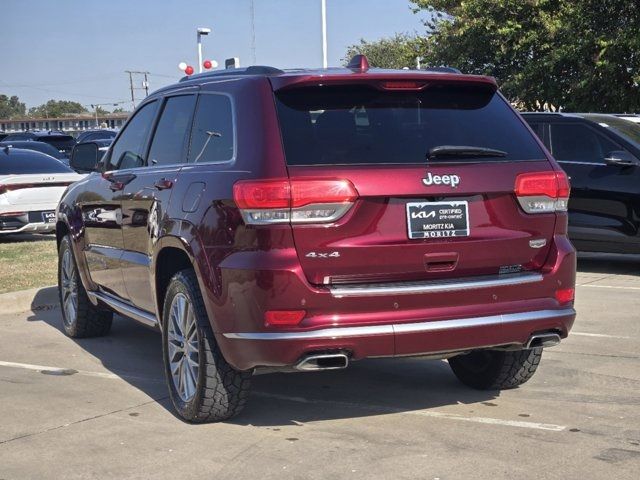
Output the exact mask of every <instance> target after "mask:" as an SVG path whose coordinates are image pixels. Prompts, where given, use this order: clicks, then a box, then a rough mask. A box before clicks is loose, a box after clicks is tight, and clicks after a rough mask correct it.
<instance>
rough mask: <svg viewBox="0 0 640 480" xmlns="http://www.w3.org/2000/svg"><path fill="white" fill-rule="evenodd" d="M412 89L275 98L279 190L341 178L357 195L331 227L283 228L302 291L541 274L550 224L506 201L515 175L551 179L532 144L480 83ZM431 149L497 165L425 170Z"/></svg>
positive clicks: (437, 164) (450, 161) (456, 164)
mask: <svg viewBox="0 0 640 480" xmlns="http://www.w3.org/2000/svg"><path fill="white" fill-rule="evenodd" d="M387 86H388V85H387ZM406 86H407V84H402V85H401V87H402V88H403V89H404V88H405V87H406ZM409 87H411V85H409ZM418 87H419V88H416V89H411V88H408V89H406V90H403V91H398V90H397V89H394V88H390V89H385V88H380V85H371V84H368V85H363V84H353V85H340V86H329V87H327V86H325V87H314V86H309V85H305V86H304V87H302V88H293V89H288V90H284V91H281V92H276V104H277V108H278V114H279V121H280V125H281V131H282V136H283V144H284V149H285V155H286V158H287V163H288V171H289V177H290V179H291V180H292V181H293V180H296V179H300V180H304V179H313V178H335V179H346V180H349V181H350V182H351V183H352V184H353V186H354V187H355V189H356V190H357V192H358V198H357V199H356V200H355V202H354V204H353V206H352V207H351V208H350V210H349V211H348V212H347V213H346V215H344V216H343V217H342V218H340V219H339V220H337V221H335V222H334V223H330V224H303V223H293V224H292V228H293V235H294V240H295V245H296V249H297V251H298V256H299V258H300V263H301V265H302V268H303V270H304V273H305V275H306V277H307V279H308V280H309V281H310V282H311V283H313V284H343V283H363V282H386V281H408V280H421V279H432V278H433V279H438V278H454V277H455V278H459V277H464V276H475V275H488V274H501V273H513V272H519V271H525V270H529V271H531V270H538V269H539V268H540V267H541V266H542V265H543V263H544V261H545V259H546V256H547V254H548V251H549V246H550V244H551V238H552V237H553V233H554V228H555V220H556V215H555V213H553V212H551V213H542V214H528V213H525V212H524V210H523V209H522V208H521V207H520V205H519V203H518V199H517V198H516V196H515V194H514V187H515V183H516V178H517V177H518V175H520V174H523V173H527V172H545V171H550V170H552V169H553V167H552V165H551V163H550V162H549V160H548V159H547V158H546V156H545V154H544V153H543V151H542V150H541V148H540V146H539V145H538V143H537V141H536V140H535V139H534V137H533V136H532V135H531V133H530V132H529V131H528V130H527V129H526V128H525V127H524V125H523V124H522V122H521V121H520V120H519V119H518V117H517V116H516V114H515V112H513V110H512V109H511V107H509V106H508V104H507V103H506V102H505V101H504V99H502V97H500V96H499V95H498V94H497V93H495V91H494V90H492V89H487V87H486V84H483V85H479V86H478V87H475V86H469V85H466V86H453V85H447V84H446V83H440V84H438V83H435V84H433V85H427V86H426V87H425V86H422V85H421V84H418ZM442 145H465V146H472V147H484V148H492V149H498V150H501V151H504V152H506V155H505V156H504V157H502V156H500V157H495V158H455V157H450V158H446V159H431V160H429V161H427V158H426V157H427V153H428V152H429V150H430V149H431V148H433V147H436V146H442Z"/></svg>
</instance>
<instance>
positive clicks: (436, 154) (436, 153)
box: [427, 145, 507, 160]
mask: <svg viewBox="0 0 640 480" xmlns="http://www.w3.org/2000/svg"><path fill="white" fill-rule="evenodd" d="M506 156H507V152H504V151H502V150H496V149H493V148H485V147H469V146H465V145H439V146H437V147H433V148H431V149H429V153H428V154H427V160H437V159H439V158H483V157H506Z"/></svg>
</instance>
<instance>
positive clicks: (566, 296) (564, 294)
mask: <svg viewBox="0 0 640 480" xmlns="http://www.w3.org/2000/svg"><path fill="white" fill-rule="evenodd" d="M575 293H576V291H575V289H573V288H563V289H562V290H556V300H557V301H558V303H560V304H563V303H570V302H573V299H574V298H575Z"/></svg>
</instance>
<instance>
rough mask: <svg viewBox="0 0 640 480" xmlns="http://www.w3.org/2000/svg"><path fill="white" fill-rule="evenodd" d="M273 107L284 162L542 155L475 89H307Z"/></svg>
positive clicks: (279, 97) (497, 101) (501, 105)
mask: <svg viewBox="0 0 640 480" xmlns="http://www.w3.org/2000/svg"><path fill="white" fill-rule="evenodd" d="M276 104H277V109H278V116H279V120H280V126H281V131H282V139H283V143H284V149H285V154H286V157H287V163H288V164H289V165H344V164H415V163H425V162H426V161H427V160H426V158H427V154H428V152H429V150H430V149H431V148H433V147H437V146H443V145H456V146H471V147H484V148H491V149H496V150H502V151H504V152H507V155H506V156H505V157H495V158H483V159H477V158H474V159H473V160H472V161H476V162H477V161H482V162H486V161H491V160H495V161H497V160H500V161H513V160H535V159H543V158H545V156H544V154H543V152H542V150H541V149H540V147H539V146H538V144H537V142H536V141H535V140H534V138H533V136H532V135H531V134H530V133H529V131H528V130H527V129H526V128H525V127H524V125H523V124H522V122H520V120H518V118H517V117H516V115H515V114H514V112H513V111H512V110H511V108H510V107H509V106H508V105H507V104H506V102H505V101H504V100H503V99H502V98H501V97H500V96H499V95H497V94H495V93H494V92H491V91H488V90H486V89H480V88H478V87H461V86H451V85H441V86H440V85H434V86H432V87H430V88H427V89H426V90H423V91H420V92H415V91H412V92H392V91H381V90H378V89H375V88H373V87H367V86H362V85H358V86H342V87H309V88H299V89H294V90H289V91H284V92H278V93H276ZM439 162H442V160H439Z"/></svg>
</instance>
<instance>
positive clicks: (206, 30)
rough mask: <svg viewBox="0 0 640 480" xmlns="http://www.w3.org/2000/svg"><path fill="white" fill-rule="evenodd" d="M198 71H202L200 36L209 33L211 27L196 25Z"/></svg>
mask: <svg viewBox="0 0 640 480" xmlns="http://www.w3.org/2000/svg"><path fill="white" fill-rule="evenodd" d="M197 32H198V73H202V37H203V36H204V35H209V34H210V33H211V29H210V28H207V27H198V30H197Z"/></svg>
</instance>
